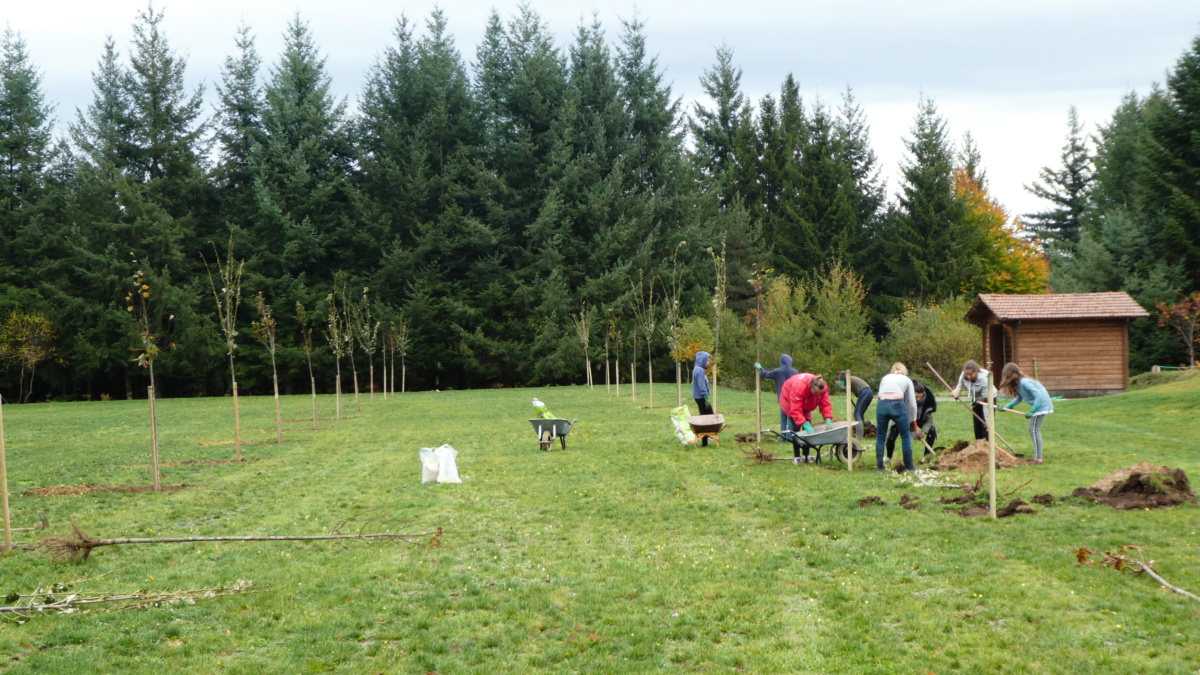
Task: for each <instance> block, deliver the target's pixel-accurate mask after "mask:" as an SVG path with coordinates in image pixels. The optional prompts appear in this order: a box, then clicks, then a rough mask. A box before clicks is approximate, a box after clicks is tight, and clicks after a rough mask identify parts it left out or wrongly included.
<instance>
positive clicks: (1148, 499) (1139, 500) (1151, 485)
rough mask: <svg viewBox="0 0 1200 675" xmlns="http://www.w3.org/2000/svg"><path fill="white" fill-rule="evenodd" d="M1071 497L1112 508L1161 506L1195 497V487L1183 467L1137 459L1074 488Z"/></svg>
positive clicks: (1152, 507) (1121, 509)
mask: <svg viewBox="0 0 1200 675" xmlns="http://www.w3.org/2000/svg"><path fill="white" fill-rule="evenodd" d="M1071 496H1072V497H1083V498H1085V499H1091V500H1094V501H1097V502H1099V503H1101V504H1108V505H1109V506H1111V507H1113V508H1114V509H1118V510H1120V511H1124V510H1127V509H1161V508H1165V507H1168V506H1179V505H1180V504H1183V503H1186V502H1191V501H1195V499H1196V491H1195V490H1193V489H1192V486H1191V483H1189V482H1188V477H1187V474H1186V473H1184V471H1183V469H1172V468H1170V467H1166V466H1155V465H1154V464H1151V463H1149V462H1138V463H1137V464H1134V465H1133V466H1131V467H1129V468H1127V469H1118V470H1116V471H1114V472H1112V473H1110V474H1108V475H1107V476H1105V477H1104V478H1101V479H1100V480H1098V481H1096V482H1095V483H1092V485H1091V486H1090V487H1085V488H1084V487H1081V488H1076V489H1075V491H1074V492H1072V493H1071Z"/></svg>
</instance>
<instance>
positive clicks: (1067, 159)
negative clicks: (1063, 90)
mask: <svg viewBox="0 0 1200 675" xmlns="http://www.w3.org/2000/svg"><path fill="white" fill-rule="evenodd" d="M1067 128H1068V131H1067V142H1066V144H1065V145H1064V146H1063V150H1062V155H1061V158H1062V165H1061V166H1060V167H1059V168H1058V169H1051V168H1050V167H1043V168H1042V170H1041V172H1040V174H1039V179H1038V180H1037V181H1034V183H1033V185H1030V186H1027V187H1026V188H1025V189H1026V190H1028V191H1029V192H1030V193H1032V194H1033V195H1035V196H1037V197H1039V198H1041V199H1044V200H1046V201H1048V202H1050V203H1051V207H1050V208H1049V209H1048V210H1045V211H1040V212H1038V213H1031V214H1029V215H1027V216H1025V219H1026V223H1027V225H1028V227H1029V230H1030V231H1031V232H1032V233H1033V234H1035V235H1037V236H1038V237H1039V238H1040V239H1041V240H1042V245H1043V246H1044V247H1045V248H1046V249H1047V250H1048V251H1062V252H1064V253H1067V254H1069V253H1070V251H1072V250H1073V249H1074V246H1075V244H1077V243H1078V242H1079V235H1080V232H1081V231H1082V229H1083V216H1084V211H1085V210H1086V209H1087V205H1088V193H1089V191H1090V189H1091V184H1092V158H1091V156H1090V155H1089V154H1088V148H1087V142H1086V139H1085V138H1084V135H1083V125H1082V124H1080V122H1079V113H1078V111H1076V110H1075V106H1071V108H1070V110H1069V111H1068V113H1067Z"/></svg>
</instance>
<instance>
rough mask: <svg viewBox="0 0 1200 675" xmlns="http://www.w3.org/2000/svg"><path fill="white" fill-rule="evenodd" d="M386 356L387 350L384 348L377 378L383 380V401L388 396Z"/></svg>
mask: <svg viewBox="0 0 1200 675" xmlns="http://www.w3.org/2000/svg"><path fill="white" fill-rule="evenodd" d="M387 357H388V354H387V350H386V349H385V350H383V359H382V360H383V363H382V364H381V365H382V366H383V367H382V368H380V371H379V379H381V380H383V400H385V401H386V400H387V398H388V369H387Z"/></svg>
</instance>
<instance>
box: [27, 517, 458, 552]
mask: <svg viewBox="0 0 1200 675" xmlns="http://www.w3.org/2000/svg"><path fill="white" fill-rule="evenodd" d="M353 520H354V518H348V519H346V520H344V521H342V522H341V523H340V524H339V525H338V526H337V527H335V528H334V529H333V530H332V531H331V532H330V534H325V535H272V536H257V535H246V536H229V537H119V538H114V539H100V538H96V537H93V536H91V535H90V534H88V533H87V532H86V531H84V530H83V529H82V528H80V527H79V525H78V524H77V523H76V522H75V520H74V519H72V520H71V534H69V535H67V536H65V537H42V538H41V539H40V540H38V545H39V546H38V547H39V548H41V549H43V550H45V551H46V552H47V553H49V554H50V559H51V560H53V561H54V562H61V561H66V562H80V561H83V560H87V559H88V556H90V555H91V553H92V549H95V548H100V547H102V546H122V545H129V544H185V543H196V542H210V541H212V542H216V541H339V540H341V541H344V540H359V541H367V540H387V541H403V542H406V543H409V544H421V543H426V544H428V545H429V546H441V537H442V535H443V534H444V533H443V531H442V528H440V527H439V528H437V529H436V530H435V531H434V532H418V533H414V532H404V531H398V530H400V529H401V528H404V527H411V526H413V523H412V522H411V521H391V522H389V521H381V520H379V519H374V520H370V521H366V522H364V523H363V524H362V526H361V527H359V531H358V532H357V533H355V534H344V533H342V532H341V530H342V529H343V528H345V527H346V526H347V525H349V524H351V522H352V521H353ZM375 523H380V527H379V530H377V531H373V532H363V530H364V529H365V528H366V527H367V526H368V525H371V524H375Z"/></svg>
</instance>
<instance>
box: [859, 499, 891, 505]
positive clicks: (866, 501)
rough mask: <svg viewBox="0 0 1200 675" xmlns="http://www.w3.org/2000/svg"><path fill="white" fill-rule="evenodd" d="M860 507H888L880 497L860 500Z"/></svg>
mask: <svg viewBox="0 0 1200 675" xmlns="http://www.w3.org/2000/svg"><path fill="white" fill-rule="evenodd" d="M858 505H859V507H863V506H886V504H885V503H884V501H883V500H882V499H880V498H879V497H866V498H864V499H860V500H858Z"/></svg>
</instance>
